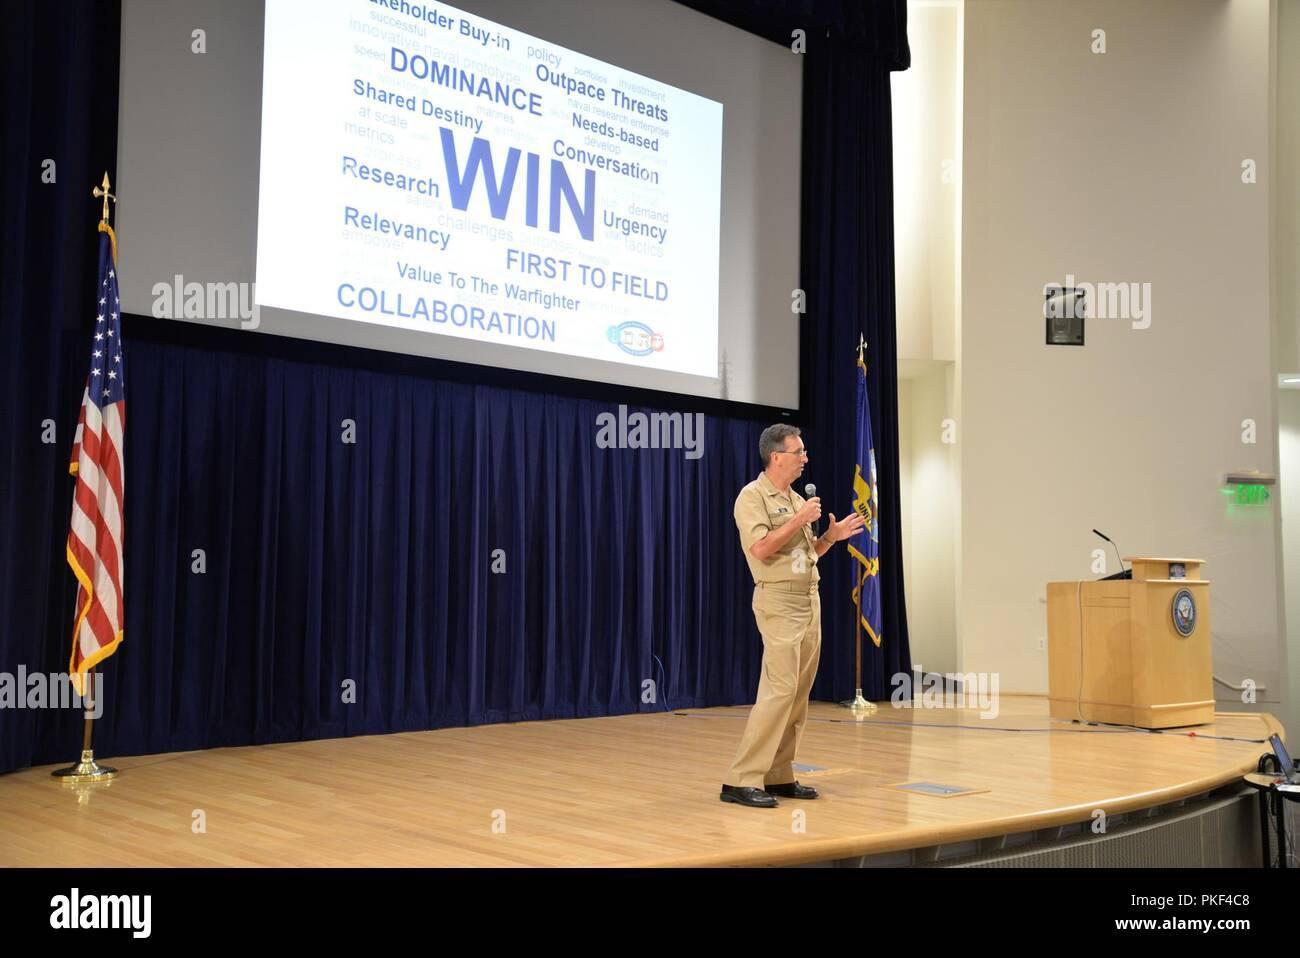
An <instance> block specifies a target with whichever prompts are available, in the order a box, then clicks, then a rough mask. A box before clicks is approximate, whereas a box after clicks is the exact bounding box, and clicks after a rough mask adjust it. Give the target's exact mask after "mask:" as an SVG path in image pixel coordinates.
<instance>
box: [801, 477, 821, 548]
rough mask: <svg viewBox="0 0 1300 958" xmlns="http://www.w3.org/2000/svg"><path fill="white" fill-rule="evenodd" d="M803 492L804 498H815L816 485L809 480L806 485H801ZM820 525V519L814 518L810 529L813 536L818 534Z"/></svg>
mask: <svg viewBox="0 0 1300 958" xmlns="http://www.w3.org/2000/svg"><path fill="white" fill-rule="evenodd" d="M803 494H804V496H805V498H808V499H815V498H817V487H816V486H814V485H813V484H812V483H811V482H810V483H808V485H806V486H804V487H803ZM820 525H821V520H820V519H818V520H816V521H815V522H813V524H812V531H813V536H814V537H816V536H817V535H819V532H818V526H820Z"/></svg>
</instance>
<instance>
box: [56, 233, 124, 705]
mask: <svg viewBox="0 0 1300 958" xmlns="http://www.w3.org/2000/svg"><path fill="white" fill-rule="evenodd" d="M99 231H100V237H99V285H98V286H97V287H96V289H97V291H98V295H97V296H96V299H97V300H98V303H97V304H96V315H95V339H94V342H93V344H92V348H91V351H90V375H89V376H88V377H87V378H86V391H85V393H83V394H82V397H81V416H80V418H79V419H78V421H77V436H76V439H75V440H74V442H73V445H72V461H71V463H70V464H69V466H68V471H69V472H70V473H71V474H72V475H74V476H76V477H77V488H76V491H75V492H74V493H73V497H72V526H71V528H70V529H69V530H68V565H70V566H72V571H73V573H74V574H75V575H76V577H77V583H78V585H77V619H76V624H75V625H74V626H73V630H72V659H71V661H70V662H69V663H68V675H69V676H70V677H71V679H72V683H73V685H74V686H75V687H76V689H77V691H78V692H81V693H83V694H84V688H83V676H84V675H85V673H86V672H87V671H88V670H89V669H91V668H93V667H94V666H95V664H96V663H98V662H100V661H102V660H103V659H106V658H108V657H109V656H110V655H112V654H113V653H114V652H115V651H116V650H117V647H118V645H119V644H121V642H122V629H123V624H124V622H125V616H124V615H123V612H122V556H123V553H122V532H123V528H124V525H125V523H124V520H123V517H122V515H123V513H122V503H123V500H124V498H125V496H124V492H125V479H124V473H123V469H122V460H123V455H122V453H123V450H124V448H125V447H124V446H123V445H122V435H123V431H124V429H125V426H126V382H125V377H124V372H125V368H126V367H125V365H124V364H123V361H122V318H121V309H122V307H121V300H119V299H118V295H117V237H116V236H115V235H114V234H113V228H112V227H111V226H109V225H108V224H107V223H100V224H99Z"/></svg>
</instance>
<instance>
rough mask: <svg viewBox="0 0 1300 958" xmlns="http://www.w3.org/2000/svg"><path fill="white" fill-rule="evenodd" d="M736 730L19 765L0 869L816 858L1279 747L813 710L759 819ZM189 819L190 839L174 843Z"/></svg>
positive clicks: (569, 729) (1136, 792)
mask: <svg viewBox="0 0 1300 958" xmlns="http://www.w3.org/2000/svg"><path fill="white" fill-rule="evenodd" d="M747 713H748V708H746V707H737V708H715V709H690V710H683V711H681V712H678V713H674V714H668V713H659V714H646V715H626V716H616V717H611V718H590V719H577V720H569V721H551V722H523V723H516V724H508V725H487V726H479V727H476V728H457V729H442V730H438V731H432V732H408V733H399V734H393V735H371V736H364V737H358V738H346V739H329V740H325V741H313V742H295V743H290V744H284V745H264V746H256V747H248V748H223V749H211V750H208V751H200V752H177V753H172V754H167V755H149V756H140V757H137V758H123V759H113V757H112V756H103V755H101V756H98V757H99V758H100V760H101V761H105V760H107V761H110V762H111V763H112V764H113V765H115V766H116V767H117V768H118V769H120V771H121V773H122V774H121V775H120V776H119V778H118V779H117V780H116V781H113V782H110V783H108V784H107V785H106V786H105V785H98V786H93V787H91V788H90V789H83V790H81V791H80V792H79V791H78V790H76V789H74V788H70V787H67V786H63V785H60V784H58V783H56V782H55V781H54V780H53V779H51V778H50V775H49V772H50V768H51V767H50V766H46V767H44V768H33V769H27V770H24V771H21V772H15V773H12V774H9V775H4V776H0V866H6V867H7V866H95V865H127V866H132V865H144V866H158V865H199V866H203V865H251V866H268V865H272V866H273V865H306V866H329V865H349V866H358V865H360V866H380V865H382V866H387V865H399V866H406V865H421V866H510V865H524V866H538V865H541V866H544V865H568V866H573V865H590V866H619V865H764V864H766V865H773V864H797V863H803V862H817V861H827V860H830V859H836V858H846V857H850V856H854V855H863V854H877V853H882V852H889V851H896V850H900V849H907V848H916V847H921V846H927V845H934V844H936V843H939V842H953V841H965V840H969V839H974V838H981V837H987V836H992V835H1001V834H1007V833H1011V832H1023V831H1028V830H1031V829H1036V828H1046V827H1049V826H1053V825H1059V824H1064V823H1069V822H1078V821H1086V820H1088V819H1089V818H1090V817H1091V813H1092V811H1093V809H1097V808H1102V809H1105V810H1106V812H1107V813H1108V814H1113V813H1115V812H1121V811H1131V810H1133V809H1136V808H1142V807H1146V806H1151V805H1157V804H1163V803H1164V802H1168V801H1172V800H1175V799H1177V798H1181V797H1184V796H1189V795H1195V794H1199V793H1201V792H1204V791H1207V790H1209V789H1211V788H1213V787H1215V786H1218V785H1221V784H1226V783H1229V782H1231V781H1233V780H1235V779H1237V778H1239V777H1240V776H1241V775H1242V774H1243V773H1245V772H1247V771H1252V770H1253V769H1254V767H1255V762H1256V759H1257V758H1258V756H1259V755H1260V754H1262V753H1263V752H1264V751H1266V750H1267V746H1265V745H1257V744H1250V743H1247V742H1231V741H1218V740H1215V739H1210V738H1206V737H1204V736H1205V735H1208V734H1216V735H1226V736H1234V737H1241V738H1249V739H1262V738H1265V737H1267V735H1268V734H1269V733H1270V732H1272V731H1277V730H1279V728H1278V723H1277V722H1276V720H1274V719H1273V718H1272V717H1271V716H1268V715H1266V714H1247V713H1221V714H1220V715H1219V716H1218V718H1217V721H1216V723H1215V724H1214V725H1213V726H1202V727H1200V728H1198V729H1195V731H1196V732H1197V733H1198V737H1189V736H1188V735H1187V734H1186V731H1172V732H1167V733H1165V734H1161V735H1152V734H1147V733H1144V732H1132V731H1123V730H1113V729H1108V728H1105V729H1102V728H1093V729H1091V730H1087V731H1085V730H1082V729H1080V728H1079V727H1077V726H1073V725H1071V724H1070V723H1068V722H1060V721H1054V720H1051V719H1049V717H1048V714H1047V701H1046V699H1045V698H1040V697H1036V696H1006V695H1004V696H1002V699H1001V710H1000V714H999V715H998V717H997V718H996V719H993V720H982V719H981V718H980V717H979V713H978V712H977V711H974V710H961V709H910V708H907V709H895V708H892V707H890V706H889V705H888V704H887V703H886V704H885V705H883V706H882V707H881V709H880V711H879V712H877V713H876V714H875V715H874V716H872V717H868V718H865V719H863V720H862V721H854V720H853V719H852V717H851V714H850V713H849V712H847V710H845V709H841V708H838V707H836V706H834V705H831V704H827V703H817V702H814V703H813V705H812V709H811V712H810V720H809V723H808V727H807V729H806V731H805V733H804V739H803V745H802V748H801V750H800V755H799V761H800V762H801V763H804V764H807V765H811V766H814V767H816V768H818V769H819V770H818V771H811V772H801V773H800V774H799V778H800V780H801V781H803V782H805V783H808V784H815V785H816V786H817V787H818V789H820V790H821V792H822V797H821V798H820V799H818V800H816V801H811V802H810V801H795V800H788V799H787V800H784V801H783V802H782V803H781V807H780V808H777V809H756V808H742V807H740V806H737V805H731V804H723V803H722V802H719V801H718V789H719V786H720V784H721V782H722V777H723V775H724V773H725V771H726V768H727V766H728V764H729V762H730V759H731V755H732V752H733V750H734V749H735V747H736V744H737V743H738V742H739V740H740V734H741V729H742V727H743V722H744V718H745V716H746V714H747ZM926 725H939V726H943V727H939V728H932V727H924V726H926ZM959 725H961V726H970V727H971V728H957V727H956V726H959ZM995 727H1007V728H1013V729H1020V730H1024V731H997V730H995ZM1029 730H1039V731H1029ZM1042 730H1051V731H1042ZM909 781H929V782H937V783H942V784H945V785H958V786H966V787H973V788H977V789H983V791H978V792H974V793H972V794H967V795H960V796H955V797H949V798H942V797H933V796H926V795H912V794H908V793H905V792H902V791H899V790H897V789H895V788H892V787H891V786H893V785H895V784H897V783H900V782H909ZM196 811H198V812H201V813H202V816H203V824H204V825H205V829H206V830H205V831H203V832H201V833H196V831H195V830H194V829H193V828H192V823H193V822H194V821H195V820H196V818H195V815H196ZM795 812H802V813H803V814H804V817H803V818H802V820H800V818H799V817H798V816H796V815H795V814H794V813H795ZM799 824H802V826H803V831H798V830H797V826H798V825H799Z"/></svg>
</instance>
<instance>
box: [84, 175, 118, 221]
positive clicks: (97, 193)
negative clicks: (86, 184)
mask: <svg viewBox="0 0 1300 958" xmlns="http://www.w3.org/2000/svg"><path fill="white" fill-rule="evenodd" d="M108 190H109V182H108V171H107V170H105V171H104V182H103V185H102V188H101V187H99V186H97V187H95V188H94V189H93V190H91V191H90V195H91V196H93V197H95V199H99V198H100V197H101V196H102V197H103V198H104V215H103V216H102V217H101V218H100V222H101V223H107V222H108V201H109V200H112V201H113V202H114V203H116V202H117V196H116V195H115V194H113V193H110V192H109V191H108Z"/></svg>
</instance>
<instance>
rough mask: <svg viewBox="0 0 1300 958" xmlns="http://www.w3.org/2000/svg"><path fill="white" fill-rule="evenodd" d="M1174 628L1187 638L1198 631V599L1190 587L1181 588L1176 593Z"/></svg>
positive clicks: (1173, 606) (1173, 609) (1173, 608)
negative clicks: (1193, 595) (1194, 596)
mask: <svg viewBox="0 0 1300 958" xmlns="http://www.w3.org/2000/svg"><path fill="white" fill-rule="evenodd" d="M1172 611H1173V617H1174V628H1175V629H1177V630H1178V634H1179V635H1181V636H1183V637H1184V638H1186V637H1187V636H1189V635H1191V634H1192V633H1193V632H1195V631H1196V600H1195V599H1193V598H1192V593H1191V590H1190V589H1179V590H1178V591H1177V592H1175V593H1174V601H1173V605H1172Z"/></svg>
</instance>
